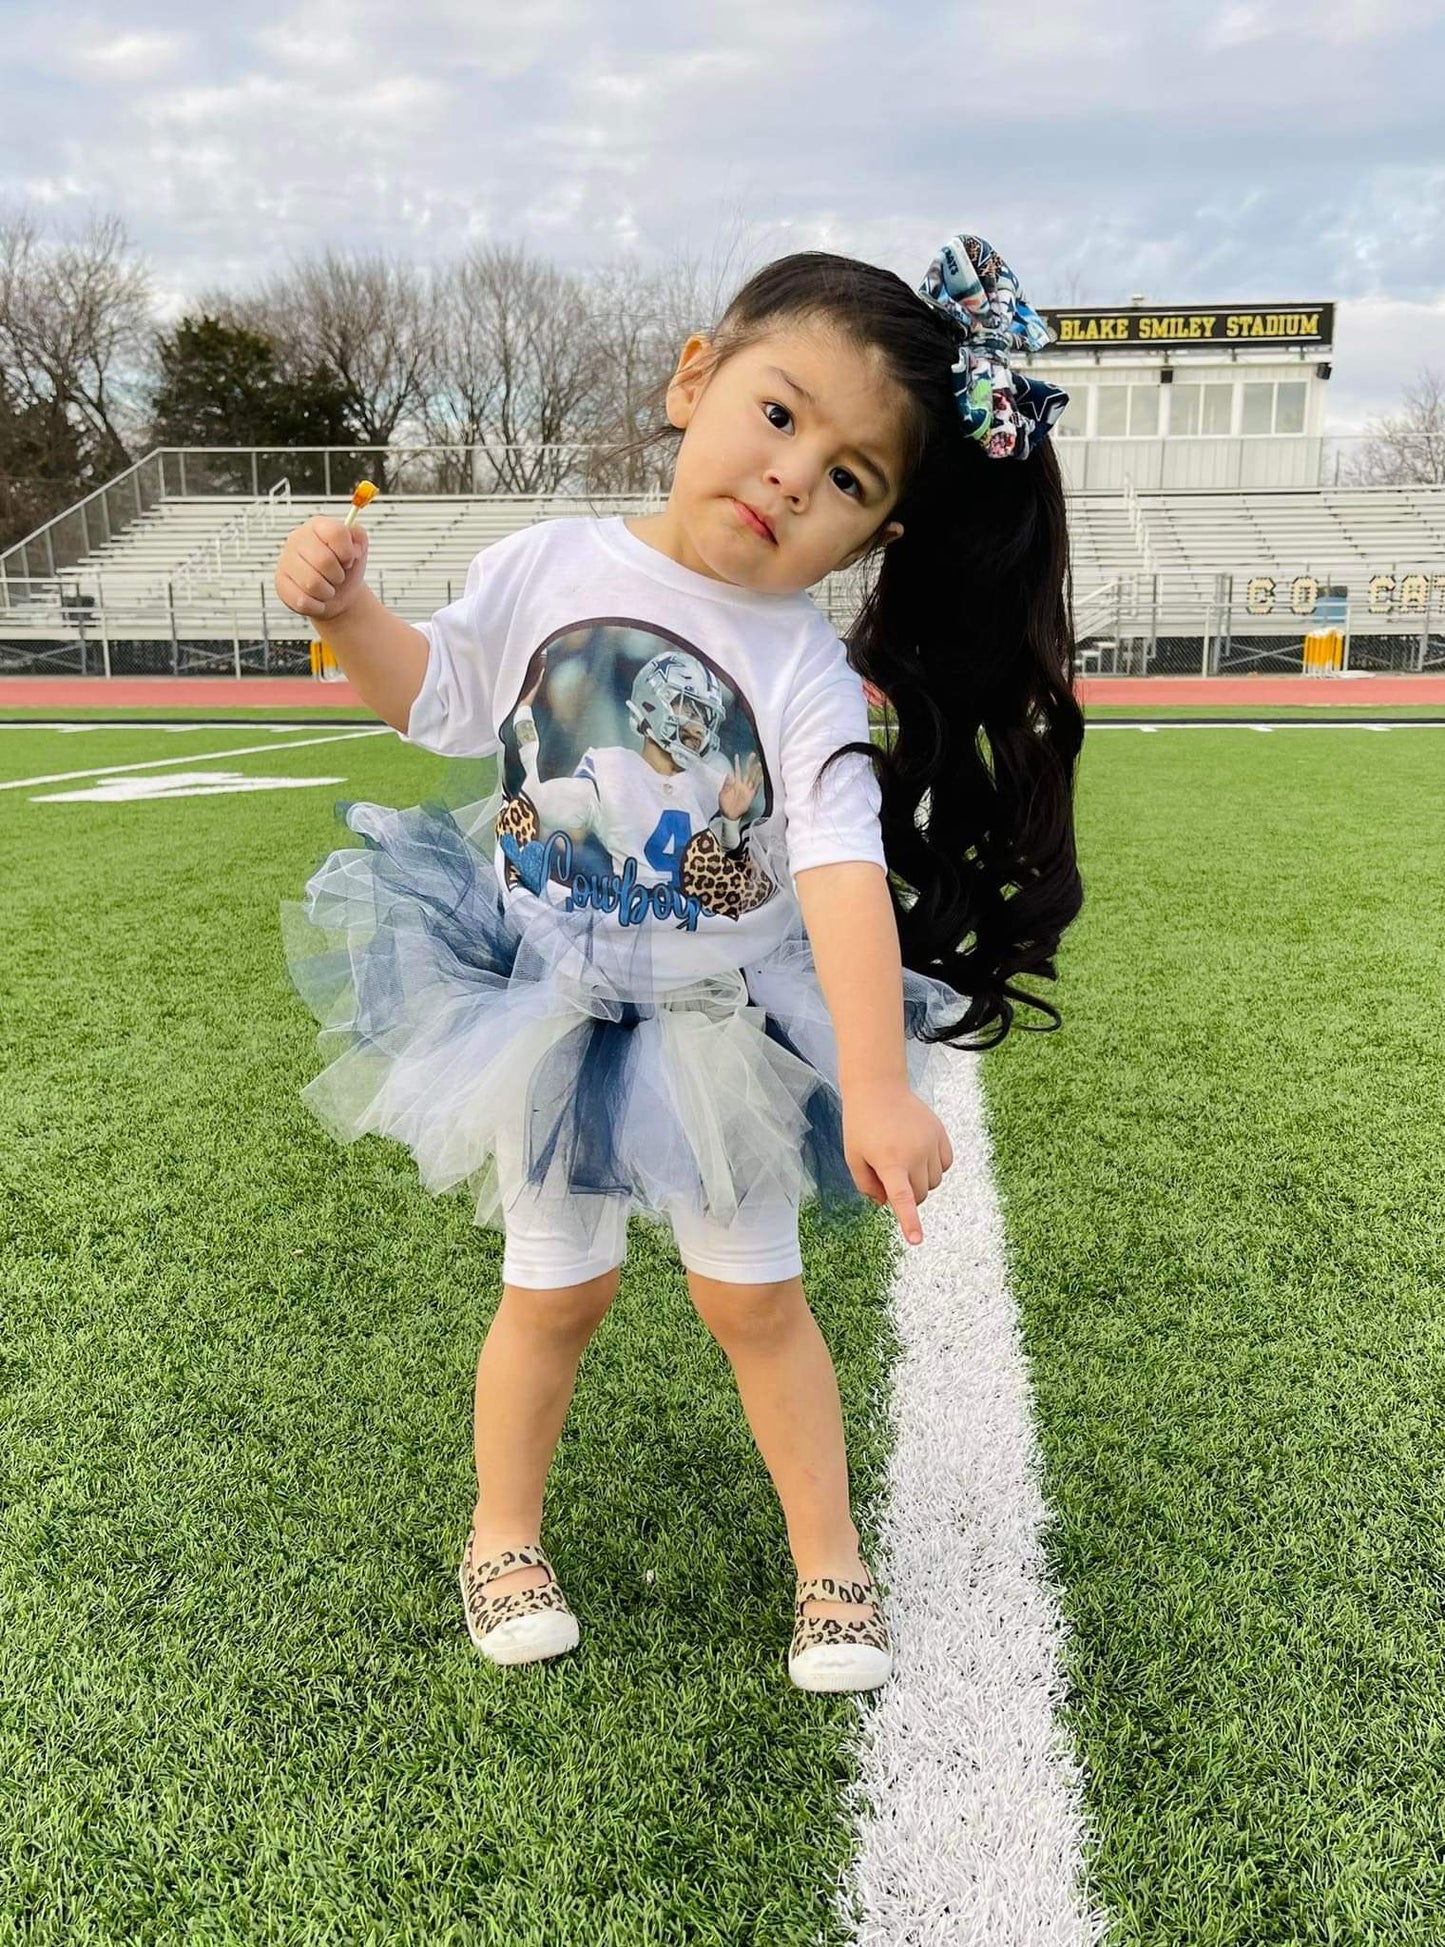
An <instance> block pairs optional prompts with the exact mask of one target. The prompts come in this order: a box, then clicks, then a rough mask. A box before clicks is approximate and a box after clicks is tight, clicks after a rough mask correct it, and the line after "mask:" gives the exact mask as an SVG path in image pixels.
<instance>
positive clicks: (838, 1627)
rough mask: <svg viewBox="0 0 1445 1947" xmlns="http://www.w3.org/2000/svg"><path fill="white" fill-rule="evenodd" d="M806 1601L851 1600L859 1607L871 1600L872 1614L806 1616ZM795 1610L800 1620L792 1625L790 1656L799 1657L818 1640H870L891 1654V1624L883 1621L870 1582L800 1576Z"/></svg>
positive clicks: (874, 1589)
mask: <svg viewBox="0 0 1445 1947" xmlns="http://www.w3.org/2000/svg"><path fill="white" fill-rule="evenodd" d="M806 1602H851V1603H856V1604H858V1605H860V1606H861V1604H863V1603H865V1602H870V1603H872V1605H873V1614H872V1615H871V1616H865V1617H863V1619H862V1620H861V1621H859V1622H847V1621H840V1620H839V1618H838V1617H837V1616H807V1615H804V1613H803V1605H804V1603H806ZM794 1613H795V1614H796V1617H797V1621H796V1622H795V1624H794V1626H793V1640H792V1643H791V1645H790V1646H789V1650H788V1654H789V1656H800V1655H801V1654H802V1653H803V1651H804V1650H809V1649H812V1648H813V1646H814V1645H815V1644H816V1643H868V1644H870V1645H871V1646H872V1647H873V1648H874V1649H876V1650H882V1651H883V1652H884V1654H885V1655H889V1654H891V1653H892V1649H893V1644H892V1642H891V1640H890V1639H889V1635H888V1625H887V1624H886V1623H885V1622H884V1620H883V1614H882V1611H881V1609H880V1608H879V1607H878V1601H877V1590H876V1588H875V1587H874V1585H873V1583H871V1582H835V1581H834V1579H833V1577H832V1576H831V1575H812V1576H809V1577H808V1578H807V1579H806V1580H802V1579H800V1580H799V1582H798V1592H797V1598H796V1601H795V1603H794Z"/></svg>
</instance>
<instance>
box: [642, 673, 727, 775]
mask: <svg viewBox="0 0 1445 1947" xmlns="http://www.w3.org/2000/svg"><path fill="white" fill-rule="evenodd" d="M627 717H628V721H629V722H630V723H631V725H632V727H633V729H634V730H636V731H637V732H638V733H639V735H642V736H647V737H651V738H652V740H653V742H654V743H656V744H660V745H661V746H662V748H663V749H664V750H665V751H666V752H667V754H668V756H669V757H670V758H671V759H672V760H673V762H674V763H675V764H679V765H681V766H682V767H683V769H685V770H690V769H691V768H692V767H693V765H695V764H698V763H700V762H701V761H702V759H703V758H704V757H706V756H707V754H708V753H709V752H710V751H714V750H716V749H717V747H718V728H719V726H720V725H721V723H722V720H723V693H722V684H721V683H719V681H718V679H717V677H716V676H715V675H714V674H713V672H712V671H711V670H710V669H709V668H708V666H707V664H706V663H703V662H699V660H698V659H697V657H696V656H689V655H687V654H685V653H684V652H683V651H681V650H678V649H664V650H662V651H661V653H660V654H658V655H656V656H653V657H652V658H651V660H650V661H648V662H645V663H644V664H643V665H642V667H641V669H639V670H638V672H637V675H636V676H635V677H634V678H633V682H632V695H631V696H630V697H629V699H628V703H627ZM689 723H694V724H696V725H697V726H698V729H699V731H700V732H701V736H700V738H699V741H698V744H697V747H696V748H695V749H694V748H693V746H692V745H691V744H687V743H685V742H684V741H683V735H682V733H683V729H684V726H685V725H687V724H689Z"/></svg>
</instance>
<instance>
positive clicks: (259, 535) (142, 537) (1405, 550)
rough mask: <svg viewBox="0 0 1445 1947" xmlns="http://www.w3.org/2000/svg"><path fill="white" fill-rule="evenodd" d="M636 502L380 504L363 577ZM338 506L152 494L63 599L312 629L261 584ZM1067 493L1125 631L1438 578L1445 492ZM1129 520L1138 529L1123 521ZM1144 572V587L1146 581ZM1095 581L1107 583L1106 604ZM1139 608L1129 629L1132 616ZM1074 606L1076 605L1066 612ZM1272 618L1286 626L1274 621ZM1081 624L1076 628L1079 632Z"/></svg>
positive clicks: (419, 499) (825, 598)
mask: <svg viewBox="0 0 1445 1947" xmlns="http://www.w3.org/2000/svg"><path fill="white" fill-rule="evenodd" d="M658 504H659V502H658V501H657V500H656V499H653V500H644V499H641V498H638V497H635V496H607V497H599V498H598V499H597V500H596V501H595V502H592V503H589V502H587V501H586V500H583V499H561V498H556V497H553V496H543V495H537V496H521V495H513V494H506V495H492V496H472V495H436V496H421V495H416V496H412V495H396V496H387V495H382V496H379V497H378V498H377V499H376V500H375V501H373V502H372V504H371V506H370V507H369V508H368V509H367V511H366V515H365V517H364V518H365V524H366V528H367V532H368V534H369V536H370V541H371V552H370V566H369V571H368V575H369V579H370V581H371V584H372V586H373V587H374V588H376V590H377V592H378V593H379V594H381V595H382V597H383V599H384V600H385V601H386V603H387V604H388V606H389V607H392V608H394V609H396V610H397V611H398V612H399V613H401V614H404V615H408V616H410V617H412V618H414V619H417V620H420V619H423V618H425V617H426V616H428V615H430V614H432V613H433V612H434V611H435V610H436V609H438V608H441V607H443V606H444V605H445V604H446V603H447V602H448V601H451V600H455V599H456V598H457V597H459V596H460V594H461V592H462V589H463V587H464V585H465V581H466V575H467V570H468V567H469V566H470V564H471V562H472V560H473V559H474V557H475V556H476V555H477V554H478V553H479V552H480V551H481V550H482V549H484V548H486V547H488V546H490V545H491V544H492V543H493V542H495V541H498V540H500V539H502V538H503V537H504V536H505V535H507V534H510V533H513V532H515V531H516V530H517V529H518V528H521V527H525V526H529V525H531V524H532V523H533V522H534V521H536V520H540V519H545V518H552V517H555V516H558V515H565V514H582V513H587V512H589V511H595V512H597V513H640V512H643V511H646V510H647V509H649V508H654V507H656V506H657V505H658ZM342 505H344V503H339V502H338V501H337V500H336V499H335V498H332V499H329V500H323V499H320V498H312V497H309V496H306V497H302V496H298V497H296V498H293V499H290V500H287V499H284V498H280V497H275V498H272V499H260V500H252V499H250V498H249V497H247V498H237V497H235V496H224V497H223V496H217V497H213V498H204V497H199V496H197V497H191V498H186V499H171V500H164V501H161V502H160V503H158V504H157V505H155V506H153V507H152V508H151V509H150V510H149V511H148V512H147V513H145V514H143V515H142V516H140V517H138V518H137V519H135V520H134V521H132V522H131V523H130V524H129V525H128V526H127V527H126V528H125V529H124V530H123V531H121V532H120V533H118V534H116V535H115V536H114V537H113V538H112V539H111V540H110V541H109V542H107V543H105V544H104V545H102V546H100V547H97V548H96V549H94V550H93V551H92V552H91V553H89V554H87V555H86V556H85V557H84V559H83V560H81V561H79V562H77V563H76V564H75V565H74V566H73V567H69V568H67V569H66V570H65V571H64V574H63V576H62V577H60V587H61V588H63V589H64V591H65V599H66V602H67V603H68V604H73V603H74V601H75V598H76V597H77V596H78V597H79V598H80V602H81V606H82V607H88V606H91V605H93V604H95V603H97V602H98V601H99V600H100V599H101V598H102V597H103V599H104V605H105V611H106V622H107V627H108V629H109V630H110V632H111V633H112V634H113V635H115V636H116V637H117V638H125V637H127V636H136V635H150V636H162V637H163V636H166V635H168V634H169V632H170V629H171V607H172V605H173V606H174V616H175V629H176V633H177V634H178V635H179V636H181V637H184V638H187V639H199V640H208V639H209V640H216V641H226V640H228V639H230V638H232V637H233V636H234V637H236V638H238V639H245V640H256V639H258V638H259V637H260V636H261V635H263V634H269V635H270V636H272V637H274V638H277V639H281V640H285V639H296V638H298V637H305V636H309V634H310V627H309V624H307V623H305V622H304V621H303V620H302V618H300V617H297V616H295V615H293V614H292V613H291V611H290V610H288V609H286V608H284V607H283V605H282V604H281V603H280V601H279V600H278V598H277V596H276V594H275V591H274V589H273V587H272V576H273V574H274V571H275V562H276V555H277V552H278V550H279V548H280V545H281V541H282V539H283V537H284V535H285V534H286V533H287V532H288V531H289V530H290V529H291V528H293V527H295V526H298V525H299V524H300V523H301V522H302V521H304V520H306V519H307V518H308V517H309V516H310V515H312V514H330V515H333V516H335V515H336V514H337V513H338V511H339V508H340V507H341V506H342ZM1132 505H1133V509H1134V510H1135V511H1134V512H1131V505H1130V501H1129V500H1128V499H1126V497H1125V496H1124V495H1121V494H1117V493H1076V494H1072V495H1071V496H1070V498H1069V524H1070V544H1071V555H1072V566H1073V579H1074V593H1075V599H1076V602H1078V603H1080V605H1081V610H1082V611H1086V612H1087V615H1088V617H1090V618H1096V616H1098V615H1103V614H1105V613H1108V614H1110V616H1111V617H1112V618H1113V619H1112V620H1111V623H1110V626H1111V627H1112V626H1114V624H1115V623H1116V622H1117V623H1118V625H1119V626H1121V627H1123V628H1124V629H1125V632H1126V633H1127V632H1129V631H1130V630H1131V629H1132V630H1137V629H1139V628H1140V627H1143V628H1144V629H1146V630H1147V631H1149V632H1155V631H1157V632H1158V633H1162V634H1171V633H1177V634H1190V633H1194V634H1197V633H1198V632H1199V630H1200V628H1201V626H1203V621H1202V618H1203V615H1204V611H1205V609H1206V607H1207V606H1208V605H1209V604H1211V603H1212V602H1213V600H1214V597H1215V590H1216V583H1217V578H1218V577H1219V576H1220V575H1232V576H1234V577H1235V579H1236V583H1237V584H1239V586H1238V587H1237V591H1236V594H1237V598H1239V597H1241V596H1242V584H1243V582H1245V581H1247V580H1248V579H1249V578H1250V577H1251V576H1254V575H1259V574H1263V575H1272V576H1275V577H1277V578H1281V579H1286V578H1288V577H1291V576H1294V575H1299V574H1314V575H1317V576H1318V577H1319V578H1320V579H1322V580H1325V579H1335V578H1338V579H1341V580H1345V581H1348V582H1349V583H1350V584H1351V586H1352V587H1354V588H1359V587H1360V585H1361V584H1362V583H1363V581H1364V580H1366V579H1367V578H1368V577H1369V576H1370V575H1372V574H1377V573H1381V572H1398V573H1402V574H1403V573H1406V572H1411V571H1415V572H1423V573H1427V574H1436V573H1440V572H1442V571H1445V488H1431V487H1419V488H1398V489H1390V488H1325V489H1321V490H1318V491H1314V492H1310V491H1302V490H1276V491H1268V492H1257V493H1229V492H1226V493H1220V492H1204V493H1200V492H1195V493H1178V492H1176V493H1164V492H1148V493H1139V494H1137V495H1136V496H1133V497H1132ZM1136 521H1137V525H1136ZM1156 574H1157V576H1158V578H1159V579H1158V589H1157V598H1156V589H1155V584H1154V581H1153V576H1154V575H1156ZM861 585H862V583H861V579H860V578H859V577H858V576H856V575H835V576H831V577H829V578H828V580H827V581H825V582H824V583H822V584H820V585H819V586H818V587H817V588H815V589H814V591H813V594H814V597H815V599H816V600H817V601H818V602H819V605H820V606H821V607H822V608H823V609H824V610H825V612H826V613H827V614H828V615H829V617H830V619H832V620H833V622H834V625H835V626H836V627H839V628H842V627H844V626H846V624H847V622H848V621H849V620H850V619H851V617H852V615H853V614H854V613H855V612H856V605H857V601H858V597H859V593H860V590H861ZM1106 591H1117V606H1116V605H1115V603H1114V601H1113V600H1112V599H1111V598H1110V596H1109V595H1108V594H1107V592H1106ZM36 592H37V594H38V597H39V598H38V599H34V600H27V599H25V595H24V591H23V590H22V591H21V593H19V594H17V592H16V589H15V588H14V587H13V586H12V587H11V588H10V590H9V594H8V600H6V597H5V595H4V592H3V591H0V603H3V604H4V605H3V606H0V627H3V629H4V632H5V633H6V634H7V635H8V636H11V637H17V638H20V637H25V636H27V635H32V634H33V635H36V636H49V637H54V636H56V635H60V636H65V635H67V634H73V628H72V627H71V626H70V624H69V623H68V621H67V617H66V615H65V614H64V613H63V612H62V603H61V597H60V593H59V591H58V589H57V587H56V586H55V585H54V584H37V585H36ZM1141 617H1143V618H1144V619H1143V621H1142V622H1141V620H1140V618H1141ZM1082 619H1083V616H1082V614H1081V620H1082ZM1280 621H1281V624H1282V626H1284V627H1287V628H1297V627H1298V624H1297V623H1295V622H1293V621H1292V620H1290V619H1289V618H1287V617H1281V618H1280ZM1091 627H1092V623H1087V624H1086V626H1085V633H1089V632H1090V628H1091Z"/></svg>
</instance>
